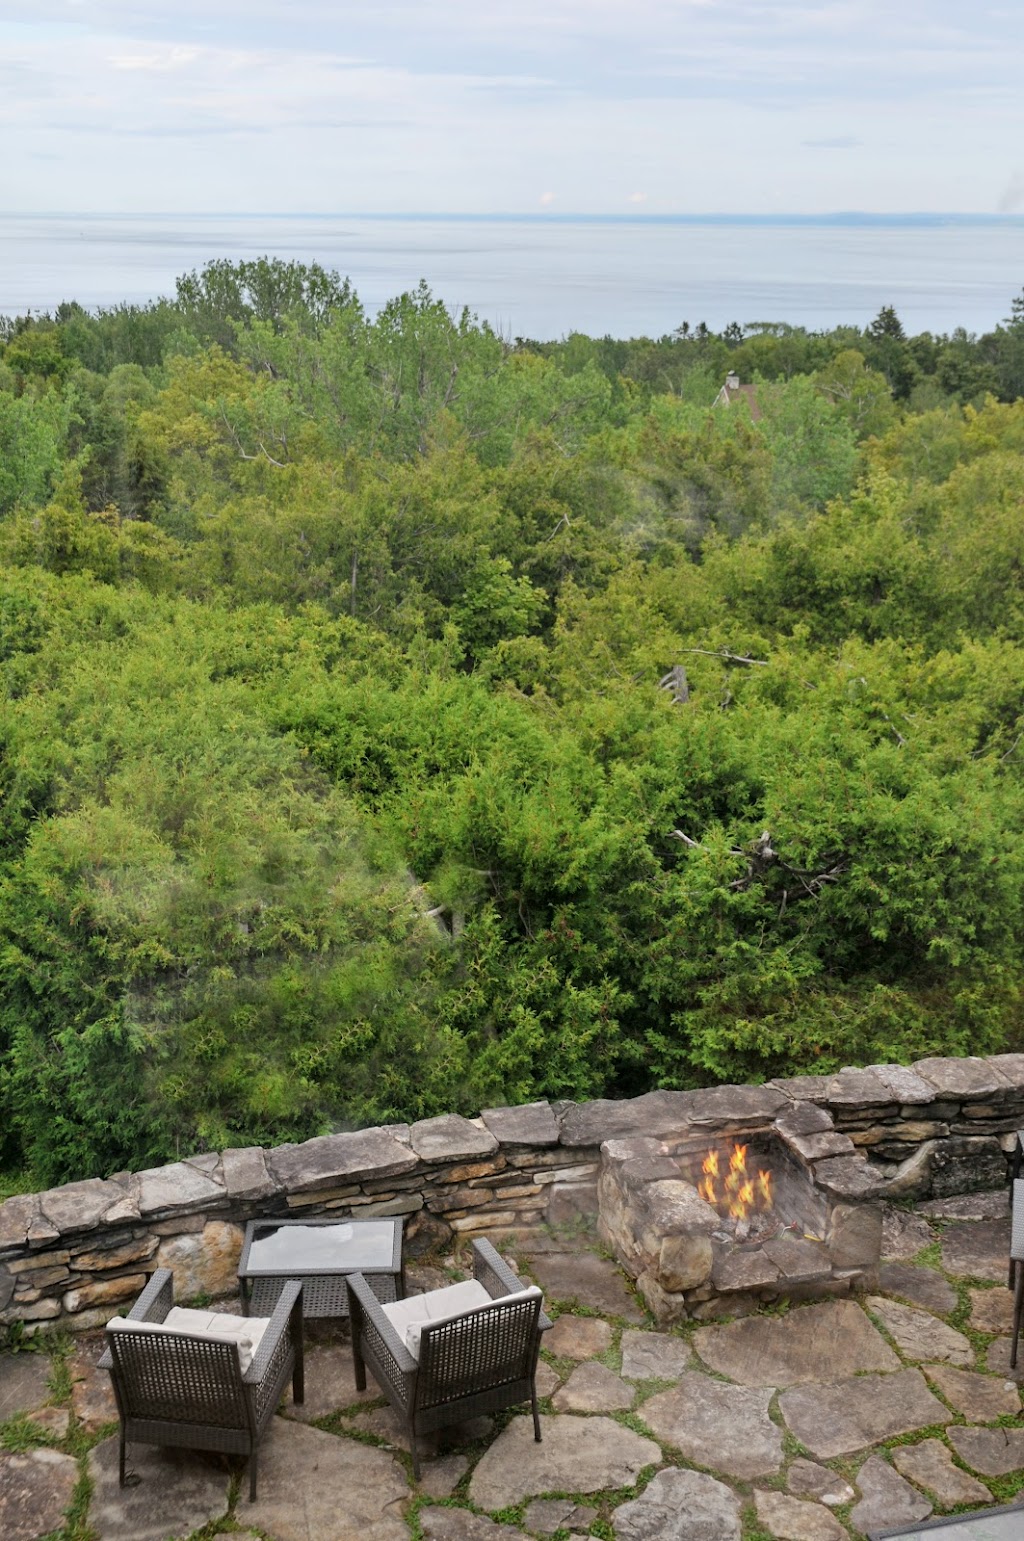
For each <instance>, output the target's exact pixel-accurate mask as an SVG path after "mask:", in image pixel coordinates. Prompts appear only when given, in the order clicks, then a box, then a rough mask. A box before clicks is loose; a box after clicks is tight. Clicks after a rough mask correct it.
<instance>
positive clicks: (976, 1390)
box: [924, 1364, 1020, 1423]
mask: <svg viewBox="0 0 1024 1541" xmlns="http://www.w3.org/2000/svg"><path fill="white" fill-rule="evenodd" d="M924 1373H925V1374H926V1375H927V1377H928V1379H929V1380H930V1381H931V1383H932V1385H933V1386H934V1387H935V1389H936V1391H938V1392H939V1393H940V1395H941V1396H944V1397H945V1399H946V1401H947V1402H948V1403H949V1405H950V1407H955V1408H956V1410H957V1412H958V1413H963V1415H964V1417H965V1418H966V1419H967V1421H968V1422H969V1423H992V1422H993V1421H994V1420H995V1419H996V1418H1002V1417H1006V1416H1009V1417H1016V1416H1017V1415H1018V1414H1019V1412H1020V1392H1019V1391H1018V1389H1017V1387H1016V1386H1015V1385H1014V1384H1013V1382H1012V1381H1008V1380H997V1379H996V1378H995V1377H994V1376H992V1375H975V1374H973V1373H972V1372H971V1371H970V1370H957V1369H954V1368H953V1366H952V1365H946V1364H930V1365H926V1366H925V1372H924Z"/></svg>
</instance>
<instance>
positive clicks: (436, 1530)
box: [420, 1509, 529, 1541]
mask: <svg viewBox="0 0 1024 1541" xmlns="http://www.w3.org/2000/svg"><path fill="white" fill-rule="evenodd" d="M420 1523H421V1525H422V1526H423V1534H424V1536H425V1537H426V1538H427V1541H529V1538H528V1537H527V1536H526V1535H524V1533H523V1531H521V1530H520V1529H519V1528H518V1527H517V1526H515V1525H499V1524H498V1523H497V1521H496V1520H489V1519H486V1518H485V1516H484V1515H482V1514H473V1513H472V1512H471V1510H469V1509H421V1511H420Z"/></svg>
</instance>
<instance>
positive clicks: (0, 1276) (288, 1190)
mask: <svg viewBox="0 0 1024 1541" xmlns="http://www.w3.org/2000/svg"><path fill="white" fill-rule="evenodd" d="M812 1108H817V1109H820V1110H822V1111H823V1112H825V1113H827V1114H828V1115H829V1118H828V1120H826V1121H823V1120H821V1119H816V1118H815V1115H814V1113H813V1112H812V1111H811V1109H812ZM762 1115H763V1116H764V1118H765V1120H766V1121H768V1122H771V1121H772V1120H775V1119H780V1118H781V1119H783V1120H784V1121H787V1127H788V1128H789V1129H790V1138H791V1139H792V1140H793V1142H794V1143H796V1142H803V1144H804V1146H805V1149H806V1154H807V1156H808V1159H812V1160H813V1161H814V1166H815V1172H816V1175H817V1177H818V1179H819V1180H824V1181H826V1182H828V1183H830V1184H831V1185H832V1187H833V1189H834V1191H835V1192H836V1193H837V1194H839V1195H842V1194H844V1193H845V1194H846V1195H847V1196H848V1197H849V1198H850V1199H851V1200H856V1199H857V1198H859V1197H861V1196H862V1195H863V1194H864V1192H865V1191H867V1190H868V1189H869V1188H870V1189H871V1190H872V1191H874V1190H875V1189H877V1191H879V1192H880V1193H883V1194H884V1195H885V1196H889V1197H904V1198H912V1199H918V1200H920V1199H929V1198H931V1199H943V1198H947V1197H950V1196H952V1195H956V1194H963V1193H970V1192H977V1191H982V1190H985V1189H994V1188H997V1187H999V1186H1000V1185H1001V1184H1002V1183H1003V1182H1005V1180H1006V1174H1007V1156H1008V1152H1009V1151H1010V1150H1011V1149H1012V1146H1013V1141H1014V1134H1015V1131H1016V1130H1017V1129H1018V1128H1024V1055H1022V1054H998V1055H992V1056H988V1057H985V1058H982V1057H969V1058H963V1059H939V1058H930V1059H923V1060H918V1061H917V1063H916V1064H914V1065H911V1066H902V1065H871V1066H868V1067H867V1068H864V1069H846V1070H842V1071H840V1072H839V1074H838V1075H835V1076H804V1077H798V1078H794V1079H791V1080H776V1081H773V1082H770V1083H769V1084H768V1085H767V1086H720V1087H712V1088H708V1089H705V1090H696V1091H685V1092H675V1091H656V1092H649V1093H647V1094H646V1095H645V1096H642V1097H636V1098H633V1099H631V1100H625V1101H612V1100H600V1101H594V1102H587V1103H555V1104H550V1103H547V1102H535V1103H530V1104H528V1105H527V1106H525V1107H517V1108H489V1109H486V1110H485V1111H484V1112H483V1113H481V1115H480V1116H479V1117H478V1118H473V1119H468V1118H462V1117H459V1116H457V1115H454V1114H450V1115H444V1116H442V1117H440V1118H430V1119H423V1120H421V1121H420V1122H419V1123H415V1124H411V1125H407V1124H394V1125H389V1126H388V1127H386V1128H374V1129H361V1130H358V1131H356V1132H349V1133H342V1134H333V1135H324V1136H321V1137H319V1138H317V1139H313V1140H307V1141H305V1142H304V1143H303V1144H300V1145H282V1146H277V1147H276V1148H274V1149H272V1150H261V1149H259V1148H257V1147H248V1148H246V1149H241V1150H226V1151H223V1152H216V1151H209V1152H204V1153H201V1154H197V1155H195V1156H192V1157H189V1158H187V1159H185V1160H183V1161H176V1162H173V1163H172V1164H170V1165H168V1166H164V1167H155V1168H151V1169H150V1170H148V1171H143V1172H131V1173H128V1172H120V1173H117V1174H114V1175H113V1176H111V1177H109V1178H106V1179H100V1178H90V1179H88V1180H86V1181H84V1182H75V1183H69V1184H67V1185H66V1186H64V1187H61V1188H52V1189H49V1190H48V1191H47V1192H45V1193H33V1194H20V1195H18V1196H16V1197H14V1198H11V1199H8V1200H7V1201H6V1202H5V1203H4V1204H0V1325H2V1324H7V1323H10V1322H13V1321H22V1322H25V1323H26V1324H28V1326H29V1327H30V1328H32V1329H34V1328H36V1327H39V1326H46V1325H49V1324H52V1325H54V1326H58V1327H62V1328H65V1327H67V1328H72V1329H76V1328H86V1327H93V1326H96V1325H98V1324H99V1323H101V1322H104V1321H106V1320H107V1319H108V1318H109V1316H110V1315H111V1314H112V1312H113V1310H115V1309H116V1308H117V1307H118V1306H119V1305H122V1304H123V1303H124V1302H126V1301H129V1300H131V1299H132V1298H133V1297H134V1296H135V1295H137V1294H138V1292H139V1290H140V1289H141V1288H142V1286H143V1283H144V1281H145V1277H146V1275H147V1273H150V1272H152V1270H153V1269H154V1268H157V1267H164V1266H167V1267H173V1269H174V1271H175V1276H176V1280H177V1281H178V1292H179V1295H181V1296H186V1295H188V1294H190V1293H192V1294H199V1293H206V1294H209V1295H211V1296H217V1295H222V1294H226V1293H228V1292H230V1290H231V1289H232V1287H233V1285H234V1279H235V1270H236V1268H237V1261H238V1254H239V1250H240V1247H241V1239H242V1232H243V1228H244V1225H245V1222H246V1221H247V1220H249V1219H251V1218H254V1217H257V1216H259V1217H264V1218H265V1217H268V1216H269V1217H272V1216H274V1215H281V1216H285V1215H291V1216H293V1217H294V1216H299V1215H305V1214H308V1215H338V1216H339V1218H340V1217H343V1216H346V1215H352V1216H354V1217H360V1216H365V1217H368V1216H372V1215H402V1216H404V1217H405V1219H406V1237H407V1246H408V1248H409V1250H410V1252H411V1253H412V1254H413V1255H415V1254H416V1253H417V1252H420V1253H422V1252H426V1251H430V1250H433V1249H435V1248H437V1247H440V1246H447V1245H450V1244H451V1243H452V1241H453V1240H454V1238H455V1237H457V1236H466V1237H470V1236H472V1235H474V1234H475V1233H478V1232H484V1231H486V1232H487V1234H488V1235H489V1236H491V1237H493V1238H495V1239H496V1240H497V1241H498V1242H499V1243H500V1242H501V1240H502V1239H504V1238H507V1237H509V1236H511V1235H522V1234H523V1232H524V1231H529V1230H531V1229H534V1228H536V1227H538V1226H540V1225H541V1224H544V1223H546V1222H547V1223H552V1224H555V1225H558V1224H563V1223H565V1222H567V1221H571V1220H573V1219H574V1217H577V1216H579V1215H584V1216H587V1215H590V1216H593V1215H595V1214H596V1212H597V1175H598V1161H599V1156H600V1147H601V1146H602V1144H604V1142H605V1141H608V1140H631V1139H636V1138H647V1139H651V1138H656V1139H659V1140H672V1139H674V1138H678V1139H683V1138H685V1137H687V1136H688V1135H689V1136H693V1135H695V1134H697V1133H701V1134H703V1133H705V1132H706V1133H707V1134H709V1135H713V1134H718V1133H722V1134H728V1133H729V1131H730V1130H731V1129H734V1128H736V1127H745V1126H748V1125H749V1124H750V1123H751V1122H752V1121H754V1120H756V1119H758V1118H760V1117H762Z"/></svg>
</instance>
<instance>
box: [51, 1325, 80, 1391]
mask: <svg viewBox="0 0 1024 1541" xmlns="http://www.w3.org/2000/svg"><path fill="white" fill-rule="evenodd" d="M46 1347H47V1350H48V1352H49V1355H50V1373H49V1375H48V1376H47V1385H48V1386H49V1388H50V1395H51V1396H52V1397H53V1399H54V1401H55V1402H68V1401H70V1399H71V1355H72V1354H73V1352H74V1344H73V1343H72V1341H71V1338H70V1337H69V1335H68V1334H67V1333H62V1334H61V1335H60V1336H59V1337H52V1338H50V1339H49V1340H48V1342H47V1345H46Z"/></svg>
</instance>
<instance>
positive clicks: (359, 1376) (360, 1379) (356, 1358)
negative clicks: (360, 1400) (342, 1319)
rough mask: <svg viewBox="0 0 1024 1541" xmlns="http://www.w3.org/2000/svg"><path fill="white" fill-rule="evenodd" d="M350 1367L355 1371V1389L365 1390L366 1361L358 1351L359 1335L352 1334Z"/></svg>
mask: <svg viewBox="0 0 1024 1541" xmlns="http://www.w3.org/2000/svg"><path fill="white" fill-rule="evenodd" d="M352 1368H353V1369H354V1370H355V1373H356V1390H357V1391H365V1390H366V1363H365V1361H364V1359H363V1356H362V1353H361V1352H360V1344H359V1335H358V1333H355V1332H354V1333H353V1334H352Z"/></svg>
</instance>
